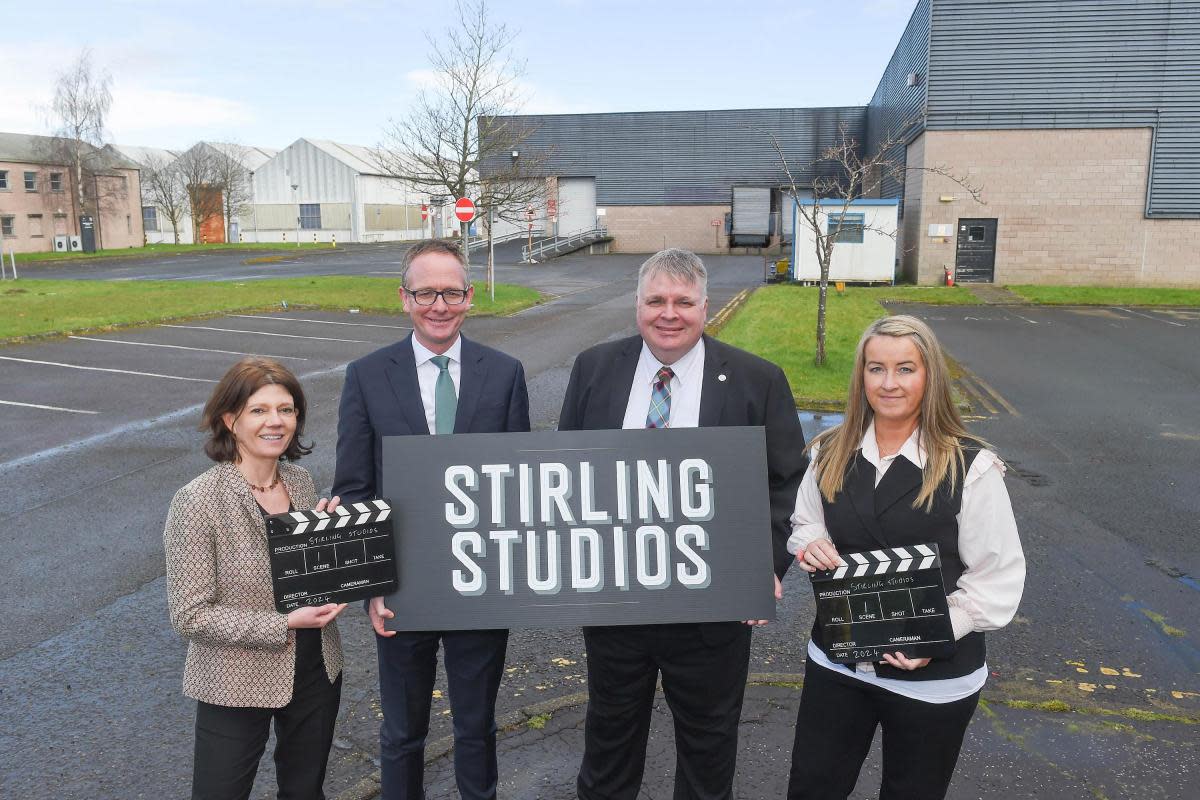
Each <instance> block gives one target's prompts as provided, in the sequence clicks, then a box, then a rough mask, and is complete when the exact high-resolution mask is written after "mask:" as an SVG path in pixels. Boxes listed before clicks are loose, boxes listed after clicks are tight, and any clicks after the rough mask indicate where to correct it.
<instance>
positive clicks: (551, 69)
mask: <svg viewBox="0 0 1200 800" xmlns="http://www.w3.org/2000/svg"><path fill="white" fill-rule="evenodd" d="M915 4H916V0H860V2H858V3H856V4H847V5H843V6H840V7H839V6H837V5H834V4H831V3H829V2H827V0H826V1H825V2H816V1H815V0H789V1H785V2H776V0H742V2H728V1H726V2H709V1H708V0H691V2H687V1H686V0H603V1H601V0H595V2H593V0H520V1H518V0H509V1H508V2H503V1H502V0H492V2H491V16H492V17H493V18H494V19H496V20H498V21H502V22H504V23H506V24H507V25H508V26H509V27H510V28H513V29H515V30H516V31H517V32H518V36H517V39H516V42H515V46H514V49H515V50H516V52H517V55H518V57H519V58H521V59H523V60H524V61H525V75H524V78H523V89H524V94H525V95H526V98H527V99H526V102H525V105H524V109H523V110H524V111H525V112H526V113H571V112H606V111H658V110H680V109H721V108H774V107H797V106H822V105H860V104H865V103H866V102H867V101H868V100H869V99H870V97H871V94H872V93H873V92H874V90H875V85H876V83H877V82H878V80H879V76H880V74H881V73H882V71H883V68H884V66H885V65H886V64H887V62H888V59H889V58H890V57H891V54H892V51H893V49H894V48H895V45H896V42H897V41H898V40H899V37H900V34H901V33H902V32H903V30H904V26H905V25H906V24H907V21H908V18H909V16H910V14H911V13H912V10H913V7H914V6H915ZM452 22H453V5H452V3H450V2H448V1H447V0H438V1H437V2H431V1H430V0H424V2H412V0H238V2H226V0H216V1H215V2H208V3H182V2H177V1H176V0H105V2H100V3H98V2H95V0H86V2H80V1H79V0H62V1H61V2H58V3H55V4H54V13H53V14H49V13H48V12H47V10H46V7H45V6H41V5H40V4H37V3H22V4H17V5H15V6H14V7H12V8H10V9H9V10H8V11H6V13H5V24H4V26H3V27H4V30H5V36H4V39H5V44H4V45H3V46H0V131H16V132H25V133H48V132H49V131H50V128H51V125H50V123H49V122H48V121H47V119H46V115H45V112H44V111H43V110H42V109H44V107H45V106H47V105H49V102H50V98H51V95H52V93H53V86H54V81H55V78H56V76H57V74H58V73H59V72H61V71H62V70H63V69H64V68H65V67H66V66H67V65H68V64H69V63H70V62H71V61H72V60H73V59H74V58H75V57H76V56H77V55H78V53H79V52H80V50H81V49H82V48H85V47H86V48H90V49H91V51H92V53H93V60H94V62H95V63H96V64H97V65H99V66H102V67H104V68H106V69H107V70H108V71H109V73H111V75H112V87H113V107H112V111H111V113H110V115H109V120H108V129H109V140H110V141H114V142H119V143H121V144H133V145H153V146H159V147H172V148H185V147H188V146H190V145H191V144H193V143H194V142H196V141H198V140H201V139H210V140H222V141H236V142H240V143H242V144H249V145H260V146H265V147H274V148H283V147H285V146H287V145H288V144H290V143H291V142H293V141H295V140H296V139H297V138H299V137H301V136H305V137H309V138H315V139H333V140H335V141H342V142H347V143H351V144H361V145H375V144H377V143H378V142H379V141H380V140H381V138H382V131H383V130H384V128H385V127H386V126H387V124H388V120H389V119H393V118H398V117H401V116H402V115H403V114H404V110H405V108H406V106H407V104H408V102H409V101H410V100H411V98H412V97H413V93H414V92H415V90H416V88H417V87H418V85H419V84H420V82H421V80H422V77H423V75H424V74H426V72H425V71H426V70H427V67H428V57H427V56H428V51H429V45H428V42H427V41H426V38H425V37H426V34H430V35H435V36H436V35H437V33H438V32H439V31H442V30H444V29H445V28H446V27H447V26H448V25H450V24H452ZM17 32H19V35H17Z"/></svg>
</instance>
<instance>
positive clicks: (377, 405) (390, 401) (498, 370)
mask: <svg viewBox="0 0 1200 800" xmlns="http://www.w3.org/2000/svg"><path fill="white" fill-rule="evenodd" d="M411 339H412V335H411V334H410V335H409V336H408V337H406V338H405V339H403V340H401V341H399V342H396V343H395V344H392V345H388V346H387V347H384V348H382V349H379V350H376V351H375V352H374V353H371V354H369V355H366V356H363V357H362V358H360V359H358V360H357V361H354V362H351V363H350V365H349V366H347V367H346V383H345V385H344V386H343V387H342V400H341V405H340V406H339V408H338V439H337V466H336V467H335V468H334V478H333V493H334V494H335V495H338V496H340V497H341V498H342V502H343V503H353V502H357V501H359V500H369V499H375V498H376V497H378V493H379V476H380V472H381V471H382V468H383V437H384V436H412V435H428V434H429V423H428V422H426V419H425V406H424V405H422V404H421V386H420V384H419V383H418V382H417V364H416V357H415V355H414V354H413V347H412V341H411ZM458 394H459V397H458V411H457V413H456V414H455V417H454V432H455V433H506V432H510V431H528V430H529V393H528V390H527V389H526V387H525V370H524V368H523V367H522V366H521V362H520V361H517V360H516V359H515V358H513V357H512V356H509V355H505V354H504V353H501V352H500V351H499V350H493V349H492V348H490V347H485V346H484V345H481V344H478V343H477V342H473V341H471V340H470V339H468V338H467V337H465V336H463V337H462V373H461V375H460V376H459V389H458Z"/></svg>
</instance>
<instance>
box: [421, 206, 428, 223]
mask: <svg viewBox="0 0 1200 800" xmlns="http://www.w3.org/2000/svg"><path fill="white" fill-rule="evenodd" d="M427 219H429V206H427V205H425V204H424V203H421V221H422V222H424V221H425V220H427Z"/></svg>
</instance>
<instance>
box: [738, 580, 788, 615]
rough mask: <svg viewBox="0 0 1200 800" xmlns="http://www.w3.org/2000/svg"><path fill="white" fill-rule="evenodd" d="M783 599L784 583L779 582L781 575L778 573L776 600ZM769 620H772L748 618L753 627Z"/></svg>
mask: <svg viewBox="0 0 1200 800" xmlns="http://www.w3.org/2000/svg"><path fill="white" fill-rule="evenodd" d="M782 599H783V584H782V583H780V582H779V576H778V575H776V576H775V602H776V603H778V602H779V601H780V600H782ZM768 622H770V620H768V619H748V620H746V624H747V625H749V626H750V627H752V628H753V627H757V626H759V625H766V624H767V623H768Z"/></svg>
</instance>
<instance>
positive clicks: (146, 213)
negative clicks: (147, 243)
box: [142, 206, 158, 232]
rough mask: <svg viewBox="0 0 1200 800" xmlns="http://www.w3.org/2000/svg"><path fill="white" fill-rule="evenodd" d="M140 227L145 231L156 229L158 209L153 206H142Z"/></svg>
mask: <svg viewBox="0 0 1200 800" xmlns="http://www.w3.org/2000/svg"><path fill="white" fill-rule="evenodd" d="M142 229H143V230H145V231H146V232H150V231H157V230H158V209H157V208H155V207H154V206H142Z"/></svg>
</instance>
